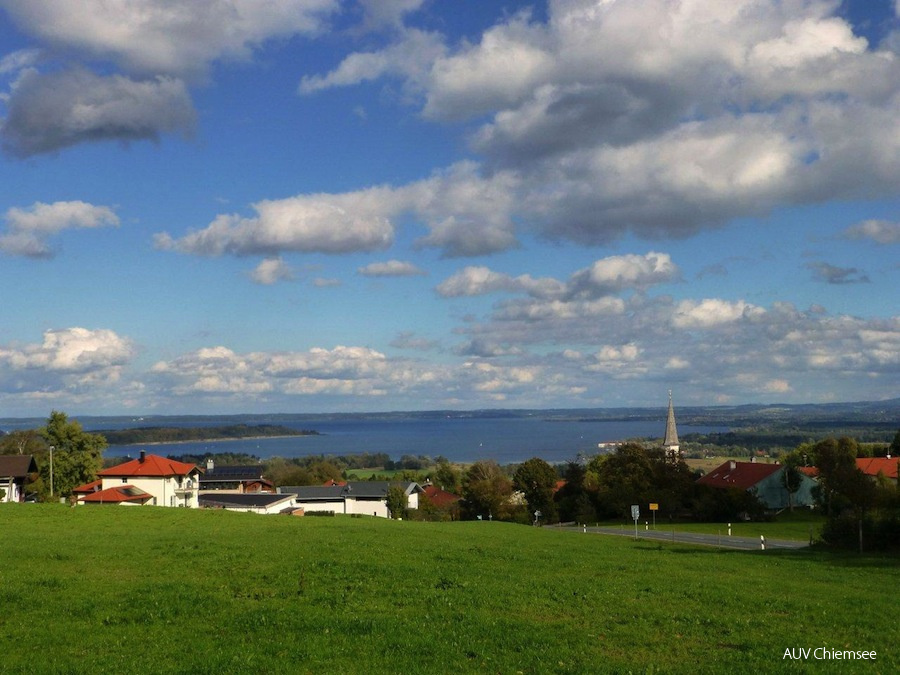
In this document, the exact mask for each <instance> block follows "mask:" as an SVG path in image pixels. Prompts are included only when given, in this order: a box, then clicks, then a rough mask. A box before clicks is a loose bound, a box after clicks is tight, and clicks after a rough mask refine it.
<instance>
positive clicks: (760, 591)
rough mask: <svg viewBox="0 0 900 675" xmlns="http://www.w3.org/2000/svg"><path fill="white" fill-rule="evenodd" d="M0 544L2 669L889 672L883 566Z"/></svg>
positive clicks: (354, 548)
mask: <svg viewBox="0 0 900 675" xmlns="http://www.w3.org/2000/svg"><path fill="white" fill-rule="evenodd" d="M0 532H2V535H3V537H2V544H0V659H2V660H0V671H2V672H4V673H10V672H12V673H19V672H21V673H26V672H27V673H51V672H53V673H88V672H97V671H98V670H102V671H103V672H114V673H138V672H140V673H156V672H181V673H242V672H247V673H250V672H285V673H303V672H310V673H395V672H403V673H445V672H494V673H517V672H522V673H552V672H558V673H581V672H583V673H594V672H628V671H633V672H653V671H662V672H692V673H697V672H701V673H702V672H756V671H762V672H772V671H780V670H799V671H801V672H802V671H804V670H807V671H809V672H864V673H889V672H896V671H897V670H898V669H900V629H898V626H897V607H898V604H897V599H896V589H897V587H898V583H900V561H898V560H897V559H896V558H888V557H875V556H867V557H860V556H857V555H843V554H842V555H838V554H829V553H826V552H822V551H810V550H803V551H799V552H776V551H769V552H765V553H763V552H759V551H756V552H736V551H725V550H716V549H713V548H692V547H689V546H685V545H674V546H670V545H664V544H663V545H660V544H656V543H652V544H651V543H648V542H641V541H638V542H634V541H632V540H630V539H627V538H622V537H608V536H600V535H596V536H593V535H592V536H584V535H579V534H575V533H571V532H561V531H558V530H553V529H552V528H532V527H526V526H518V525H509V524H504V523H496V522H492V523H491V522H466V523H417V522H392V521H387V520H379V519H359V518H352V519H351V518H342V517H336V518H291V517H278V516H259V515H255V514H237V513H228V512H223V511H188V510H180V509H164V508H150V507H148V508H121V507H118V508H117V507H80V508H75V509H72V508H67V507H64V506H61V505H44V504H27V505H3V507H0ZM790 647H794V648H798V647H805V648H815V647H828V648H829V649H839V650H840V649H849V650H857V651H859V650H874V651H876V652H877V660H876V661H874V662H873V661H856V662H847V661H816V660H810V661H809V662H807V663H806V664H805V665H804V664H800V663H793V664H791V663H789V662H786V661H784V660H783V658H782V657H783V654H784V651H785V649H787V648H790Z"/></svg>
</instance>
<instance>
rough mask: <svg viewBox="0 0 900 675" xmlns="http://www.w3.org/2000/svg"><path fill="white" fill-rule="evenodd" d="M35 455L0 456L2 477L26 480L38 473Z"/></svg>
mask: <svg viewBox="0 0 900 675" xmlns="http://www.w3.org/2000/svg"><path fill="white" fill-rule="evenodd" d="M37 470H38V468H37V463H36V462H35V461H34V455H0V476H3V477H4V478H7V477H11V478H25V477H26V476H27V475H28V474H29V473H34V472H35V471H37Z"/></svg>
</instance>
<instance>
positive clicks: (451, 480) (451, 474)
mask: <svg viewBox="0 0 900 675" xmlns="http://www.w3.org/2000/svg"><path fill="white" fill-rule="evenodd" d="M431 482H432V483H434V484H435V485H437V486H438V487H439V488H441V490H446V491H447V492H452V493H453V494H459V492H460V472H459V469H457V468H456V467H455V466H453V465H452V464H451V463H450V462H449V461H448V460H447V459H446V458H445V457H438V459H437V464H436V465H435V470H434V476H433V478H432V481H431Z"/></svg>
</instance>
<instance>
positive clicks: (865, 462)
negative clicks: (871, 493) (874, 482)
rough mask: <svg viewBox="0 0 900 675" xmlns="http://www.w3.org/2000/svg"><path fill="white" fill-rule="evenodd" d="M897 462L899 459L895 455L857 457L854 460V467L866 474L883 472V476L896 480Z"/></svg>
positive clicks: (873, 474) (875, 474) (871, 474)
mask: <svg viewBox="0 0 900 675" xmlns="http://www.w3.org/2000/svg"><path fill="white" fill-rule="evenodd" d="M898 462H900V460H898V459H897V458H896V457H890V458H888V457H859V458H857V460H856V467H857V468H858V469H859V470H860V471H862V472H863V473H864V474H866V475H867V476H877V475H878V474H879V473H883V474H884V476H885V478H893V479H894V480H897V464H898Z"/></svg>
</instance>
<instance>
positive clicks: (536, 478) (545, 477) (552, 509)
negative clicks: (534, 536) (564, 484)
mask: <svg viewBox="0 0 900 675" xmlns="http://www.w3.org/2000/svg"><path fill="white" fill-rule="evenodd" d="M556 480H557V475H556V470H555V469H554V468H553V467H552V466H550V465H549V464H547V462H545V461H544V460H543V459H540V458H539V457H532V458H531V459H529V460H528V461H527V462H523V463H522V464H520V465H519V467H518V468H517V469H516V472H515V473H514V474H513V487H514V488H515V489H516V490H519V491H521V492H522V493H523V494H524V495H525V501H526V502H527V503H528V511H529V512H530V513H531V515H532V516H534V514H535V512H536V511H539V512H540V513H541V518H542V520H543V521H545V522H548V523H552V522H556V503H555V502H554V501H553V494H554V491H555V489H556Z"/></svg>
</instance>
